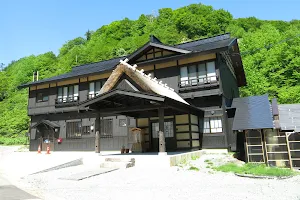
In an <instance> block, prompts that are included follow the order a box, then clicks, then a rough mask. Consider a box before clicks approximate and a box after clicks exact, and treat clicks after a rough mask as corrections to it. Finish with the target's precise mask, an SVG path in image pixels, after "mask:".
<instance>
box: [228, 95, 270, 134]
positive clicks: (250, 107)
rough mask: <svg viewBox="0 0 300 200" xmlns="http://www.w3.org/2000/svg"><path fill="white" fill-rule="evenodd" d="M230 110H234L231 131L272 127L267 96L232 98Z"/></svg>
mask: <svg viewBox="0 0 300 200" xmlns="http://www.w3.org/2000/svg"><path fill="white" fill-rule="evenodd" d="M232 108H236V111H235V116H234V119H233V126H232V130H249V129H265V128H273V127H274V125H273V117H272V111H271V106H270V102H269V99H268V95H262V96H250V97H243V98H234V99H233V102H232Z"/></svg>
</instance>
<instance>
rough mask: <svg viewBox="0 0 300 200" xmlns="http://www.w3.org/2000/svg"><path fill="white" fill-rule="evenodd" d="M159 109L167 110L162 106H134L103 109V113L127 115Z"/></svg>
mask: <svg viewBox="0 0 300 200" xmlns="http://www.w3.org/2000/svg"><path fill="white" fill-rule="evenodd" d="M158 108H167V107H161V105H147V106H140V105H138V106H132V107H115V108H106V109H101V113H112V114H113V113H126V112H137V111H148V110H156V109H158Z"/></svg>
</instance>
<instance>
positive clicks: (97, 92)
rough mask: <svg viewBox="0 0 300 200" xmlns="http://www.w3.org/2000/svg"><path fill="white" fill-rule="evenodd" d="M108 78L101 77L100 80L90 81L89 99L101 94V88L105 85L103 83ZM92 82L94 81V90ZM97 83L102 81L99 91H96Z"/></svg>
mask: <svg viewBox="0 0 300 200" xmlns="http://www.w3.org/2000/svg"><path fill="white" fill-rule="evenodd" d="M106 81H107V79H99V80H95V81H90V82H88V83H89V88H88V99H92V98H94V97H96V96H99V95H100V90H101V88H102V87H103V85H104V84H105V83H106ZM91 83H93V85H94V90H93V91H91V87H90V86H91ZM97 83H100V88H99V91H96V86H97Z"/></svg>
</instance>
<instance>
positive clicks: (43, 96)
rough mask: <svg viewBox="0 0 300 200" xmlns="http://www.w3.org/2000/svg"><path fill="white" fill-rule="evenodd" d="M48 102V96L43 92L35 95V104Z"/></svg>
mask: <svg viewBox="0 0 300 200" xmlns="http://www.w3.org/2000/svg"><path fill="white" fill-rule="evenodd" d="M48 100H49V96H48V94H46V93H45V92H38V93H37V95H36V102H45V101H48Z"/></svg>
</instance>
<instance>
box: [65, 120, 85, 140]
mask: <svg viewBox="0 0 300 200" xmlns="http://www.w3.org/2000/svg"><path fill="white" fill-rule="evenodd" d="M66 129H67V130H66V131H67V138H68V139H80V138H81V136H82V126H81V122H80V121H78V122H67V127H66Z"/></svg>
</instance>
